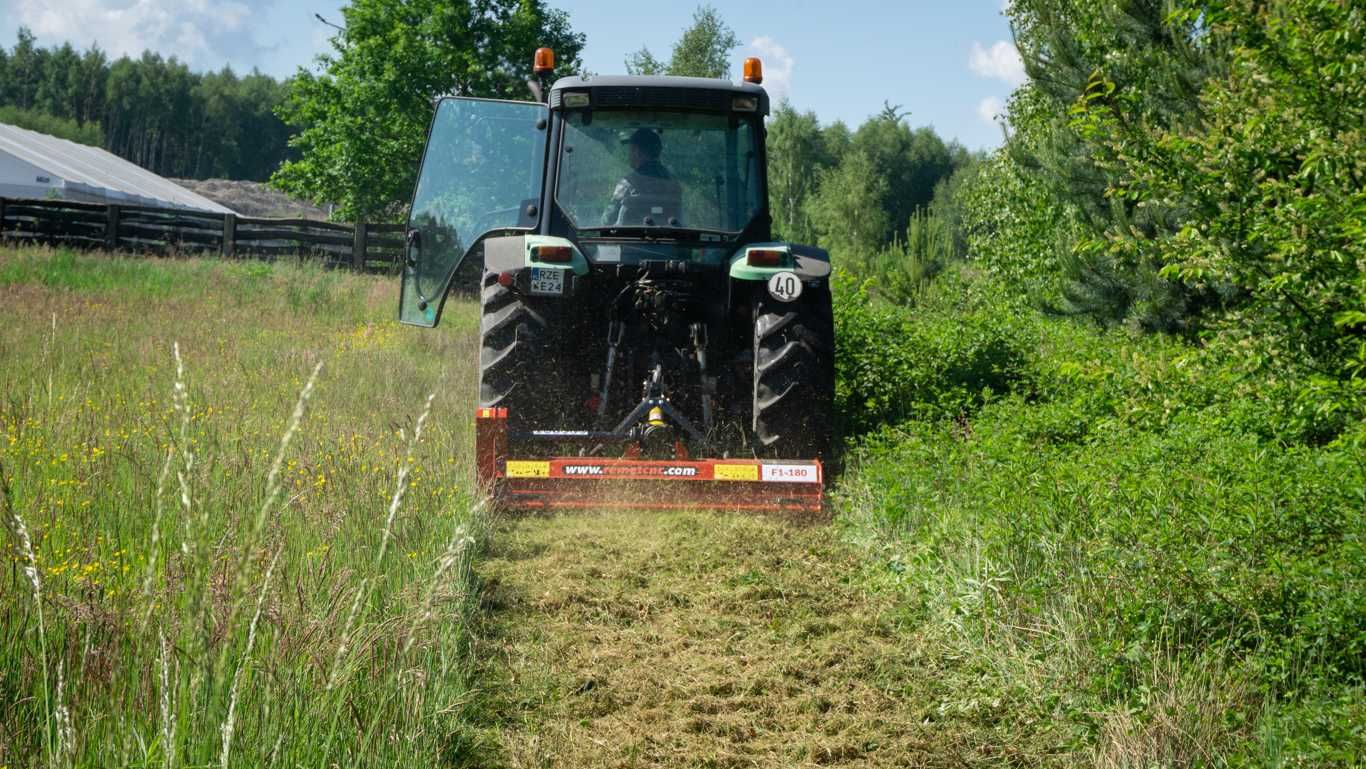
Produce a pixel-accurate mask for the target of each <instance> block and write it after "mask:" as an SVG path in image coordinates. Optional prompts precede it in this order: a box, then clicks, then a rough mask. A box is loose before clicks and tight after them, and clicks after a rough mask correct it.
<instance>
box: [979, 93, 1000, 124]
mask: <svg viewBox="0 0 1366 769" xmlns="http://www.w3.org/2000/svg"><path fill="white" fill-rule="evenodd" d="M1005 111H1006V103H1005V102H1003V101H1001V100H1000V99H999V98H998V97H995V96H988V97H987V98H985V99H983V100H981V101H979V102H977V117H978V118H981V120H982V122H983V123H986V124H987V125H996V119H997V118H998V117H1000V116H1001V115H1004V114H1005Z"/></svg>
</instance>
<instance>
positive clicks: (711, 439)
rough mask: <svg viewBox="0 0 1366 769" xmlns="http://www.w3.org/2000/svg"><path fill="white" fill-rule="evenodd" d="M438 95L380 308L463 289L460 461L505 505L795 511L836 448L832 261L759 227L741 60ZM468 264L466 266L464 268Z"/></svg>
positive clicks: (759, 157) (428, 322)
mask: <svg viewBox="0 0 1366 769" xmlns="http://www.w3.org/2000/svg"><path fill="white" fill-rule="evenodd" d="M535 64H536V66H535V71H536V73H537V78H538V79H537V81H533V82H532V83H530V84H529V85H530V86H531V87H532V92H533V94H534V95H535V101H530V102H514V101H498V100H489V99H474V98H463V97H450V98H443V99H441V100H439V101H438V102H437V104H436V110H435V115H434V118H433V120H432V124H431V128H430V130H429V132H428V138H427V147H426V151H425V153H424V156H423V160H422V167H421V172H420V174H419V177H418V182H417V186H416V190H415V193H414V198H413V204H412V209H411V214H410V219H409V223H408V229H407V247H406V255H405V264H404V266H403V273H402V288H401V299H400V306H399V318H400V320H401V321H402V322H404V323H408V324H413V325H417V326H426V327H432V326H435V325H436V324H437V323H438V322H439V321H440V319H441V313H442V309H443V307H444V305H445V301H446V297H447V295H448V293H449V292H450V290H451V287H452V284H453V283H454V282H456V281H457V280H458V276H467V275H468V276H469V278H470V282H474V281H475V280H477V281H478V287H479V288H478V291H479V296H480V307H481V320H480V328H479V335H480V351H479V399H478V405H477V408H476V414H475V416H476V456H477V465H478V468H477V469H478V476H479V479H480V481H481V482H483V483H485V484H487V486H488V488H489V489H490V492H491V493H492V495H493V497H494V499H495V501H496V502H497V503H499V504H502V505H504V506H507V507H511V508H518V509H534V508H575V507H631V508H695V507H706V508H720V509H747V510H789V511H805V512H816V511H819V510H820V509H821V507H822V499H823V489H824V483H825V474H826V468H827V466H828V465H829V463H830V460H831V457H832V450H833V448H834V447H833V439H832V435H833V428H832V414H833V400H834V363H833V359H834V325H833V320H832V316H831V307H830V286H829V278H830V260H829V256H828V255H827V254H826V253H825V252H824V251H822V250H820V249H818V248H814V247H811V246H802V245H796V244H792V243H781V242H773V241H772V234H771V218H770V214H769V204H768V188H767V173H766V169H767V163H766V156H765V129H764V117H765V116H766V115H767V114H768V111H769V100H768V95H767V93H766V92H765V91H764V89H763V88H762V87H761V85H760V84H761V83H762V81H763V75H762V65H761V63H760V62H759V60H758V59H749V60H747V61H746V62H745V65H744V79H743V82H740V83H731V82H728V81H725V80H710V79H699V78H682V77H643V76H631V77H619V76H614V77H605V76H594V77H567V78H562V79H560V80H558V81H556V82H555V83H554V84H553V86H551V87H549V88H548V89H547V88H546V85H547V83H546V79H547V77H548V75H549V73H550V72H551V71H552V70H553V69H554V54H553V52H551V51H550V50H549V49H545V48H542V49H540V50H538V51H537V52H536V59H535ZM476 275H477V276H478V277H475V276H476Z"/></svg>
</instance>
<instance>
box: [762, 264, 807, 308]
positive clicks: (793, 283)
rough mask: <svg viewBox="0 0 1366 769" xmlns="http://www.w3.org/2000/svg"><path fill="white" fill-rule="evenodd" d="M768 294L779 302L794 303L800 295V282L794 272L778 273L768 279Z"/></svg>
mask: <svg viewBox="0 0 1366 769" xmlns="http://www.w3.org/2000/svg"><path fill="white" fill-rule="evenodd" d="M768 294H769V296H771V297H773V298H774V299H777V300H778V301H780V302H795V301H797V299H799V298H800V297H801V295H802V281H801V278H798V277H797V273H795V272H787V271H784V272H779V273H775V274H774V275H773V277H771V278H769V279H768Z"/></svg>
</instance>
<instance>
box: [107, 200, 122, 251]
mask: <svg viewBox="0 0 1366 769" xmlns="http://www.w3.org/2000/svg"><path fill="white" fill-rule="evenodd" d="M104 213H105V218H104V247H105V249H107V250H109V251H113V250H114V249H116V248H118V247H119V207H118V206H116V205H113V204H110V205H109V206H108V207H106V208H105V210H104Z"/></svg>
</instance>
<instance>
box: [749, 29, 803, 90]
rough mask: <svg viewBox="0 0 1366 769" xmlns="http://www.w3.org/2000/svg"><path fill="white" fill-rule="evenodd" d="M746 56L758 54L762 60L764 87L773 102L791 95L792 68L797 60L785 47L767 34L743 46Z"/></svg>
mask: <svg viewBox="0 0 1366 769" xmlns="http://www.w3.org/2000/svg"><path fill="white" fill-rule="evenodd" d="M744 54H745V55H746V56H758V57H759V58H760V59H761V60H762V61H763V62H764V89H765V90H767V91H768V95H769V98H770V99H772V101H773V104H774V105H775V106H776V105H777V103H778V102H779V101H781V100H783V99H788V98H791V96H792V69H793V68H794V67H795V66H796V64H797V60H796V59H793V58H792V54H790V53H788V52H787V49H786V48H784V47H782V46H781V45H779V43H778V41H777V40H774V39H773V38H771V37H768V36H767V35H761V36H759V37H756V38H754V39H753V40H751V41H749V45H748V46H747V47H746V48H745V50H744Z"/></svg>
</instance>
